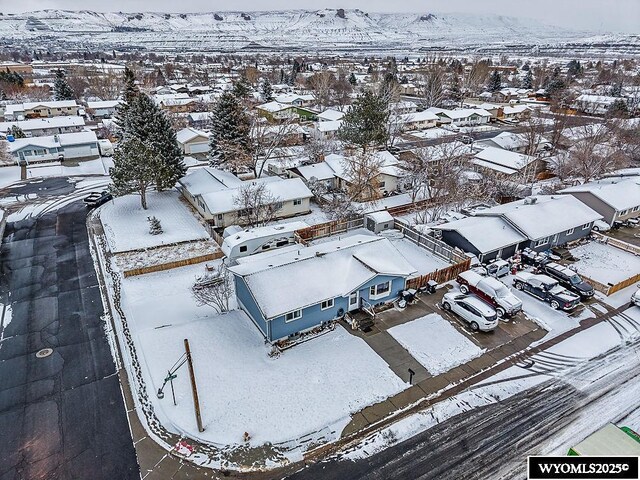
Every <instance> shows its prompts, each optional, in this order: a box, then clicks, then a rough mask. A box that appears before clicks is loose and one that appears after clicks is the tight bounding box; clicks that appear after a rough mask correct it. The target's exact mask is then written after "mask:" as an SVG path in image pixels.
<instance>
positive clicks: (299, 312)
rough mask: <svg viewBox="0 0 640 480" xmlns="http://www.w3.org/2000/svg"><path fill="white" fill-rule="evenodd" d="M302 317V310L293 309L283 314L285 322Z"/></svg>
mask: <svg viewBox="0 0 640 480" xmlns="http://www.w3.org/2000/svg"><path fill="white" fill-rule="evenodd" d="M300 318H302V310H294V311H293V312H289V313H287V314H286V315H285V316H284V321H285V322H293V321H294V320H298V319H300Z"/></svg>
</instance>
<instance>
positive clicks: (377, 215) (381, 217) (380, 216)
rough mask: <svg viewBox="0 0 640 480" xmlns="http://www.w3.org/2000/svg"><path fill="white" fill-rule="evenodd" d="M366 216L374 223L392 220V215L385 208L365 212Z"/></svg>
mask: <svg viewBox="0 0 640 480" xmlns="http://www.w3.org/2000/svg"><path fill="white" fill-rule="evenodd" d="M366 216H367V217H368V218H370V219H371V220H373V221H374V222H376V223H385V222H393V217H392V216H391V214H390V213H389V212H388V211H387V210H380V211H379V212H371V213H367V215H366Z"/></svg>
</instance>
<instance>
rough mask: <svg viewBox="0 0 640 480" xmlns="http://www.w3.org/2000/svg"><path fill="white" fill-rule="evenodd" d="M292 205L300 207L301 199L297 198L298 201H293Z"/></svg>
mask: <svg viewBox="0 0 640 480" xmlns="http://www.w3.org/2000/svg"><path fill="white" fill-rule="evenodd" d="M293 204H294V205H302V199H301V198H298V199H296V200H294V201H293Z"/></svg>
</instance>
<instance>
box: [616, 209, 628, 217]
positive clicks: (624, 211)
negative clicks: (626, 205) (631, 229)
mask: <svg viewBox="0 0 640 480" xmlns="http://www.w3.org/2000/svg"><path fill="white" fill-rule="evenodd" d="M627 213H629V210H623V211H621V212H620V213H619V214H618V216H620V217H624V216H625V215H626V214H627Z"/></svg>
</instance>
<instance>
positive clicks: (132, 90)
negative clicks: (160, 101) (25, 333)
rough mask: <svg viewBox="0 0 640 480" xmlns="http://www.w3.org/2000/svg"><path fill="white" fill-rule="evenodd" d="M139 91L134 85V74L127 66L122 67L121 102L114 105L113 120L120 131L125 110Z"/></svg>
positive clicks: (123, 121)
mask: <svg viewBox="0 0 640 480" xmlns="http://www.w3.org/2000/svg"><path fill="white" fill-rule="evenodd" d="M139 93H140V90H138V86H137V85H136V76H135V74H134V73H133V70H131V69H130V68H129V67H126V66H125V67H124V88H123V90H122V94H121V96H122V103H120V104H118V106H117V107H116V113H115V115H114V119H113V120H114V122H115V124H116V125H117V127H118V129H119V130H120V133H122V130H123V129H124V126H125V123H126V117H127V112H128V110H129V106H130V105H131V104H132V103H133V101H134V100H135V98H136V97H137V96H138V94H139Z"/></svg>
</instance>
